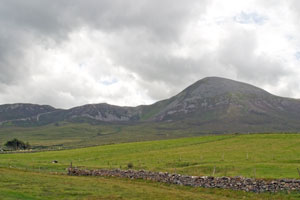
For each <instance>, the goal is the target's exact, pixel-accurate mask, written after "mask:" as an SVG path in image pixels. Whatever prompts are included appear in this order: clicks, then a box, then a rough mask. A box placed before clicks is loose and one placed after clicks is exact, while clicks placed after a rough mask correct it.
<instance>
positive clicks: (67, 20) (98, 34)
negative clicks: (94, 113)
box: [0, 0, 300, 108]
mask: <svg viewBox="0 0 300 200" xmlns="http://www.w3.org/2000/svg"><path fill="white" fill-rule="evenodd" d="M299 19H300V1H299V0H285V1H282V0H263V1H262V0H257V1H255V0H253V1H252V0H245V1H241V0H226V1H224V0H26V1H25V0H0V104H5V103H17V102H22V103H38V104H49V105H52V106H55V107H59V108H70V107H73V106H78V105H82V104H87V103H101V102H107V103H110V104H116V105H128V106H135V105H139V104H149V103H153V102H155V101H157V100H161V99H164V98H168V97H170V96H172V95H175V94H177V93H178V92H180V91H181V90H183V89H184V88H185V87H187V86H188V85H190V84H192V83H194V82H195V81H197V80H199V79H201V78H204V77H207V76H221V77H226V78H231V79H235V80H239V81H244V82H248V83H251V84H254V85H256V86H259V87H262V88H264V89H266V90H268V91H269V92H271V93H273V94H276V95H281V96H287V97H294V98H300V21H299Z"/></svg>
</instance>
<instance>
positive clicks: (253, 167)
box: [0, 134, 300, 199]
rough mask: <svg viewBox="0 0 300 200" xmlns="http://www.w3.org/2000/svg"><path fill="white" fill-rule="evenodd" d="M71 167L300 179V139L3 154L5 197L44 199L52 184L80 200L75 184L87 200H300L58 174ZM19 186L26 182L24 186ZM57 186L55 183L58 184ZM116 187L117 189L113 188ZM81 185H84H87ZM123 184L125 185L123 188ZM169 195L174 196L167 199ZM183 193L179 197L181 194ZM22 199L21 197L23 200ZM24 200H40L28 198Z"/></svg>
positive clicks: (253, 137) (205, 140) (206, 140)
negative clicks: (47, 189) (45, 188)
mask: <svg viewBox="0 0 300 200" xmlns="http://www.w3.org/2000/svg"><path fill="white" fill-rule="evenodd" d="M53 160H57V161H58V163H56V164H53V163H52V161H53ZM70 162H72V163H73V166H79V167H86V168H122V169H126V168H127V164H128V163H132V164H133V166H134V169H147V170H152V171H168V172H176V173H181V174H188V175H211V174H212V171H213V168H214V167H216V174H215V175H216V176H224V175H227V176H237V175H242V176H246V177H254V176H255V177H256V178H299V174H298V172H297V168H300V135H299V134H247V135H220V136H203V137H193V138H181V139H171V140H161V141H149V142H136V143H124V144H113V145H104V146H97V147H88V148H80V149H71V150H63V151H50V152H39V153H18V154H0V176H1V179H0V184H1V185H0V188H1V189H0V193H2V194H5V196H9V195H11V196H12V198H11V199H18V198H15V197H14V196H13V195H23V194H24V195H25V194H26V195H31V196H39V195H42V194H44V193H43V192H44V191H43V187H45V186H44V184H46V185H48V186H49V187H50V188H49V190H50V191H49V193H51V194H52V195H53V198H54V199H55V195H58V197H60V196H59V195H62V196H63V197H64V195H65V197H66V199H72V198H73V199H76V196H75V195H74V196H72V195H73V194H72V191H73V190H72V188H70V187H71V186H70V185H69V184H71V185H74V188H79V189H78V190H77V189H74V191H73V192H75V193H76V191H77V192H79V193H80V191H81V192H83V194H82V196H80V194H79V196H78V198H79V197H80V198H81V197H82V198H83V197H84V198H85V197H86V198H88V199H89V198H90V199H93V197H95V198H94V199H99V198H96V196H97V195H98V196H99V193H97V191H96V192H93V191H94V189H93V188H95V187H100V188H103V190H105V192H104V193H103V195H104V196H103V195H102V193H101V195H102V197H103V198H104V199H105V195H106V196H107V197H109V198H111V199H118V198H120V199H122V198H123V199H131V198H136V199H140V198H141V196H139V194H141V193H139V192H137V191H138V190H140V189H137V188H139V187H143V188H144V189H142V190H145V193H144V194H145V199H147V198H148V197H149V198H152V199H153V198H154V196H151V194H152V193H153V195H157V197H156V198H154V199H159V198H160V199H176V198H173V197H172V195H173V194H174V197H177V198H179V199H188V198H184V195H187V196H186V197H188V196H189V195H191V193H193V194H194V193H195V194H194V195H191V196H190V199H201V198H202V199H220V195H222V194H223V195H225V197H224V198H223V199H226V198H228V199H235V198H237V199H239V198H243V196H245V195H246V196H245V198H248V199H259V198H262V199H276V198H279V199H280V198H282V199H289V198H297V197H299V198H300V196H299V195H298V194H293V195H286V194H277V195H275V196H274V195H271V194H263V195H256V194H249V193H243V192H234V191H227V190H226V191H223V190H207V189H194V188H189V187H177V186H167V185H161V184H158V183H148V182H145V181H130V180H123V179H122V180H121V179H112V178H93V177H68V176H65V175H59V174H58V175H54V174H53V173H64V172H65V168H66V167H68V166H69V164H70ZM26 177H28V179H30V177H35V178H34V180H32V182H33V183H30V184H28V183H27V181H26ZM48 179H49V180H48ZM3 180H5V181H3ZM19 181H20V183H18V182H19ZM51 181H53V184H52V183H51ZM55 181H57V184H54V182H55ZM29 182H30V181H29ZM112 182H113V183H115V185H116V186H115V187H113V186H112V185H111V184H110V183H112ZM64 183H65V184H64ZM60 184H62V185H63V186H61V189H59V188H58V189H57V190H56V189H55V187H59V185H60ZM81 184H84V186H82V185H81ZM30 185H32V186H30ZM117 185H120V186H118V187H117ZM130 185H131V186H130ZM141 185H142V186H141ZM16 187H21V189H20V190H17V191H22V192H20V194H17V193H16V194H15V193H13V192H12V190H14V189H15V188H16ZM22 187H24V188H25V189H23V188H22ZM27 187H36V189H34V191H37V192H36V193H35V192H30V189H29V188H27ZM81 187H82V188H81ZM119 187H120V188H121V189H120V188H119ZM80 188H81V189H80ZM160 188H162V190H160ZM82 189H84V191H82ZM119 190H121V192H120V193H118V195H119V196H118V195H117V196H114V195H113V194H115V192H116V191H119ZM51 191H56V192H51ZM68 191H70V193H68ZM114 191H115V192H114ZM191 191H192V192H191ZM148 192H149V194H148ZM150 193H151V194H150ZM164 193H166V194H167V195H171V196H164ZM177 193H178V195H176V194H177ZM179 193H180V195H179ZM6 194H7V195H6ZM146 194H147V195H146ZM101 195H100V196H101ZM128 195H129V196H128ZM130 195H133V196H130ZM141 195H142V194H141ZM159 195H161V196H159ZM197 195H199V196H197ZM201 195H204V196H201ZM297 195H298V196H297ZM67 197H69V198H67ZM121 197H122V198H121ZM167 197H168V198H167ZM22 198H23V197H22ZM22 198H21V197H20V199H22ZM80 198H79V199H80ZM109 198H108V199H109ZM0 199H1V198H0ZM7 199H9V198H7ZM23 199H34V198H31V197H30V198H26V197H24V198H23ZM36 199H39V198H36ZM49 199H51V198H49ZM100 199H101V198H100Z"/></svg>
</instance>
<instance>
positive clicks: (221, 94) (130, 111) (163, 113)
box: [0, 77, 300, 133]
mask: <svg viewBox="0 0 300 200" xmlns="http://www.w3.org/2000/svg"><path fill="white" fill-rule="evenodd" d="M299 120H300V101H299V100H296V99H290V98H283V97H279V96H275V95H272V94H270V93H268V92H267V91H265V90H262V89H260V88H257V87H255V86H252V85H249V84H246V83H242V82H238V81H233V80H230V79H225V78H219V77H208V78H204V79H202V80H199V81H197V82H196V83H194V84H193V85H191V86H189V87H187V88H186V89H184V90H183V91H182V92H180V93H179V94H177V95H175V96H173V97H171V98H169V99H166V100H163V101H159V102H157V103H154V104H152V105H142V106H137V107H120V106H114V105H109V104H89V105H84V106H79V107H75V108H71V109H68V110H62V109H55V108H52V107H51V106H39V105H32V104H12V105H2V106H0V123H1V124H3V125H5V124H7V123H8V122H9V123H10V124H14V125H19V126H24V125H26V126H36V125H47V124H51V123H57V122H74V123H78V122H88V123H91V124H103V123H113V124H129V125H136V124H139V123H151V124H153V123H168V124H169V125H170V127H173V128H174V127H175V128H176V127H177V128H186V127H189V128H191V127H195V128H199V129H201V130H202V131H205V132H218V133H224V132H268V131H276V132H285V131H299V130H300V124H299V123H298V122H299Z"/></svg>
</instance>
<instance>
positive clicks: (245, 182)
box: [67, 167, 300, 193]
mask: <svg viewBox="0 0 300 200" xmlns="http://www.w3.org/2000/svg"><path fill="white" fill-rule="evenodd" d="M67 170H68V175H70V176H103V177H119V178H130V179H144V180H151V181H156V182H162V183H167V184H177V185H184V186H192V187H203V188H223V189H232V190H243V191H247V192H255V193H262V192H273V193H274V192H279V191H297V192H300V179H274V180H264V179H253V178H245V177H241V176H238V177H213V176H186V175H181V174H171V173H168V172H151V171H145V170H139V171H136V170H120V169H111V170H108V169H98V170H88V169H79V168H73V167H70V168H68V169H67Z"/></svg>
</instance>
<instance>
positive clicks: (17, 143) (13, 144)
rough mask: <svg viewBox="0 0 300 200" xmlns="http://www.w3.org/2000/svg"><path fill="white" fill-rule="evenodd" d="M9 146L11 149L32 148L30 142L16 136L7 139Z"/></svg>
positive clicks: (6, 144) (7, 145)
mask: <svg viewBox="0 0 300 200" xmlns="http://www.w3.org/2000/svg"><path fill="white" fill-rule="evenodd" d="M4 146H6V147H7V148H9V149H13V150H20V149H23V150H25V149H29V148H30V144H29V143H28V142H26V143H25V142H23V141H21V140H18V139H16V138H14V139H12V140H10V141H7V142H6V143H5V145H4Z"/></svg>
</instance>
